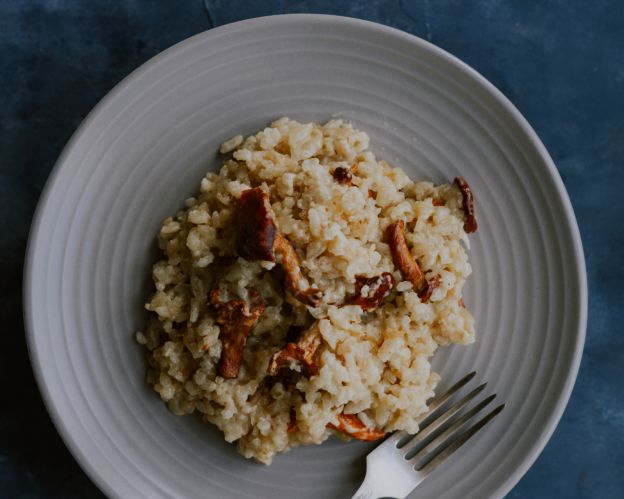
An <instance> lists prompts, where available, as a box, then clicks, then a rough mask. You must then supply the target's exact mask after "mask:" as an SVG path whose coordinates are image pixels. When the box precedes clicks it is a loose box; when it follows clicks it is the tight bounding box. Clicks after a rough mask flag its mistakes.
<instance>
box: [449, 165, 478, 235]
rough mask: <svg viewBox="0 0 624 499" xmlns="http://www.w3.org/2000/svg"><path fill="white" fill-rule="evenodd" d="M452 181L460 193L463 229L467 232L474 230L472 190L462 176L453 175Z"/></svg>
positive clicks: (475, 218)
mask: <svg viewBox="0 0 624 499" xmlns="http://www.w3.org/2000/svg"><path fill="white" fill-rule="evenodd" d="M453 183H454V184H455V186H456V187H457V188H458V189H459V191H460V192H461V195H462V206H463V208H464V230H465V231H466V232H467V233H471V232H476V231H477V227H478V225H477V214H476V212H475V206H474V198H473V196H472V190H471V189H470V186H469V185H468V182H466V180H464V178H463V177H455V180H454V181H453Z"/></svg>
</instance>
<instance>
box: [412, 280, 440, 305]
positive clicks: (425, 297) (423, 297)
mask: <svg viewBox="0 0 624 499" xmlns="http://www.w3.org/2000/svg"><path fill="white" fill-rule="evenodd" d="M440 284H442V279H440V276H439V275H437V276H435V277H434V278H433V279H431V280H430V281H428V282H427V283H426V286H425V289H424V290H423V291H422V292H421V293H419V294H418V296H419V297H420V301H421V302H423V303H426V302H428V301H429V299H430V298H431V295H432V294H433V292H434V291H435V290H436V289H437V288H439V287H440Z"/></svg>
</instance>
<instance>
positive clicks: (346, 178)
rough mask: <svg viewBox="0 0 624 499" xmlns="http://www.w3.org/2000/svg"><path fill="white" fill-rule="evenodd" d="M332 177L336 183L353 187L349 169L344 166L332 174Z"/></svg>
mask: <svg viewBox="0 0 624 499" xmlns="http://www.w3.org/2000/svg"><path fill="white" fill-rule="evenodd" d="M332 176H333V177H334V180H336V182H338V183H340V184H347V185H351V179H352V178H353V175H351V172H350V171H349V169H348V168H345V167H344V166H339V167H337V168H336V169H335V170H334V172H333V173H332Z"/></svg>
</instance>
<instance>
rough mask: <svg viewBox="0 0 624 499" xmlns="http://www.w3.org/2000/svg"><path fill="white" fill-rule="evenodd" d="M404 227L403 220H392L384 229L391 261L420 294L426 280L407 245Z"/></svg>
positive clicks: (425, 284) (423, 289)
mask: <svg viewBox="0 0 624 499" xmlns="http://www.w3.org/2000/svg"><path fill="white" fill-rule="evenodd" d="M404 229H405V222H403V220H399V221H397V222H394V223H392V224H390V225H389V226H388V228H387V229H386V238H387V240H388V245H389V246H390V252H391V253H392V261H393V262H394V264H395V265H396V266H397V268H398V269H399V270H400V271H401V275H402V276H403V279H405V280H406V281H409V282H411V283H412V285H413V286H414V290H415V291H416V293H418V294H419V295H420V293H422V292H424V291H425V288H426V286H427V281H426V280H425V274H423V272H422V270H420V267H419V266H418V263H416V260H414V257H413V256H412V254H411V253H410V250H409V248H408V247H407V241H406V240H405V232H404Z"/></svg>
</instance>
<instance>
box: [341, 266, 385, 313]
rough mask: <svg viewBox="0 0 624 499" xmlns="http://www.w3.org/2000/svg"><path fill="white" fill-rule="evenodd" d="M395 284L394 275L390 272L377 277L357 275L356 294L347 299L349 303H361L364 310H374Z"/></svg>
mask: <svg viewBox="0 0 624 499" xmlns="http://www.w3.org/2000/svg"><path fill="white" fill-rule="evenodd" d="M394 285H395V282H394V277H392V274H391V273H390V272H384V273H382V274H381V275H378V276H375V277H365V276H357V277H356V278H355V295H353V296H352V297H351V298H350V299H349V300H348V301H347V304H349V305H359V306H360V307H362V310H363V311H364V312H369V311H371V310H374V309H375V308H377V307H378V306H379V304H380V303H381V301H382V300H383V299H384V298H385V297H386V296H388V293H390V291H391V290H392V288H393V287H394Z"/></svg>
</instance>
